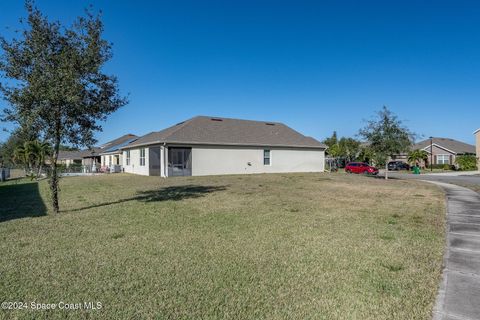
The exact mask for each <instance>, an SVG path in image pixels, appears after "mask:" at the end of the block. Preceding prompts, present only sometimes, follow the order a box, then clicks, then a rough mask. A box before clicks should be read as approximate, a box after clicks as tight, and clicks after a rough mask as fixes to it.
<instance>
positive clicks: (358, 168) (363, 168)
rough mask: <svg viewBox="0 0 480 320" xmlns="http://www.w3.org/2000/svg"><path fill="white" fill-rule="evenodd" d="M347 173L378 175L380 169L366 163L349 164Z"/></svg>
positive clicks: (346, 168)
mask: <svg viewBox="0 0 480 320" xmlns="http://www.w3.org/2000/svg"><path fill="white" fill-rule="evenodd" d="M345 172H346V173H363V174H373V175H376V174H378V169H377V168H375V167H372V166H370V165H368V163H365V162H349V163H347V165H346V167H345Z"/></svg>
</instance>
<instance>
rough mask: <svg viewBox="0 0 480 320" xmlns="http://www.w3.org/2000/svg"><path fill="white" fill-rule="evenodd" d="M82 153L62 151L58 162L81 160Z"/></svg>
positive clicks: (59, 153)
mask: <svg viewBox="0 0 480 320" xmlns="http://www.w3.org/2000/svg"><path fill="white" fill-rule="evenodd" d="M81 152H82V151H64V150H60V151H59V152H58V160H70V159H71V160H81V159H82V154H81Z"/></svg>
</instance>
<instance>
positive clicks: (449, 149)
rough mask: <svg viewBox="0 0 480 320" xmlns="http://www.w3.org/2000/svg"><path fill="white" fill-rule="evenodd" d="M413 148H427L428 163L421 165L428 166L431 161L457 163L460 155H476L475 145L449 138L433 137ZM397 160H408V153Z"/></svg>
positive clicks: (416, 144)
mask: <svg viewBox="0 0 480 320" xmlns="http://www.w3.org/2000/svg"><path fill="white" fill-rule="evenodd" d="M412 150H425V151H426V152H427V153H428V160H427V162H426V163H424V164H423V163H422V164H420V165H422V166H426V167H428V166H429V165H430V161H432V162H433V164H450V165H453V164H455V158H456V157H457V156H459V155H472V154H473V155H475V154H476V151H475V146H473V145H471V144H468V143H465V142H461V141H458V140H454V139H449V138H436V137H434V138H432V139H426V140H423V141H420V142H418V143H415V144H414V145H413V146H412ZM396 160H402V161H405V162H406V161H407V155H401V156H399V157H397V158H396Z"/></svg>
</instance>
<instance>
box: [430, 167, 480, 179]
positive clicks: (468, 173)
mask: <svg viewBox="0 0 480 320" xmlns="http://www.w3.org/2000/svg"><path fill="white" fill-rule="evenodd" d="M422 175H424V176H438V177H459V176H477V175H480V171H448V172H429V171H428V169H426V170H423V171H422Z"/></svg>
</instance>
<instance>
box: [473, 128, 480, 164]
mask: <svg viewBox="0 0 480 320" xmlns="http://www.w3.org/2000/svg"><path fill="white" fill-rule="evenodd" d="M473 134H474V135H475V143H476V145H477V148H476V149H477V168H478V170H480V129H478V130H477V131H475V132H474V133H473Z"/></svg>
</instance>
